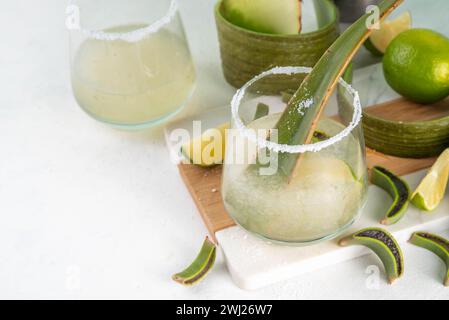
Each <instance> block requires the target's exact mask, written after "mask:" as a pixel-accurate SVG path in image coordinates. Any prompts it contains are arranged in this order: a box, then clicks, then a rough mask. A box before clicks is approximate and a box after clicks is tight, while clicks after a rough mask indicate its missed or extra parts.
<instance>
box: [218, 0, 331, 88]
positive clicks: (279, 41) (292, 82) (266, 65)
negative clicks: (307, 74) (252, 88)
mask: <svg viewBox="0 0 449 320" xmlns="http://www.w3.org/2000/svg"><path fill="white" fill-rule="evenodd" d="M314 3H315V8H316V11H317V19H318V26H319V28H318V30H316V31H313V32H309V33H301V34H298V35H273V34H265V33H258V32H253V31H250V30H246V29H243V28H241V27H239V26H236V25H234V24H232V23H230V22H229V21H227V20H226V18H225V17H224V16H223V14H222V1H221V0H220V1H219V2H218V4H217V5H216V7H215V20H216V23H217V29H218V39H219V42H220V52H221V60H222V67H223V73H224V76H225V79H226V81H227V82H228V83H229V84H231V85H232V86H234V87H236V88H240V87H241V86H243V85H244V84H245V83H246V82H248V81H249V80H251V79H252V78H253V77H255V76H256V75H258V74H260V73H262V72H263V71H265V70H268V69H271V68H273V67H276V66H305V67H313V66H314V65H315V64H316V62H317V61H318V60H319V59H320V57H321V56H322V55H323V53H324V52H325V51H326V50H327V49H328V48H329V47H330V45H331V44H332V43H333V42H334V41H335V39H337V37H338V35H339V24H338V20H339V18H338V10H337V7H336V6H335V4H334V3H333V2H332V1H330V0H314ZM301 81H302V79H299V78H298V79H292V77H285V76H273V77H270V78H267V79H264V81H263V83H260V84H259V86H260V87H259V88H258V89H259V90H263V91H264V92H267V93H278V92H279V90H280V88H282V90H285V89H286V88H289V87H290V88H291V89H297V88H298V86H299V84H300V83H301Z"/></svg>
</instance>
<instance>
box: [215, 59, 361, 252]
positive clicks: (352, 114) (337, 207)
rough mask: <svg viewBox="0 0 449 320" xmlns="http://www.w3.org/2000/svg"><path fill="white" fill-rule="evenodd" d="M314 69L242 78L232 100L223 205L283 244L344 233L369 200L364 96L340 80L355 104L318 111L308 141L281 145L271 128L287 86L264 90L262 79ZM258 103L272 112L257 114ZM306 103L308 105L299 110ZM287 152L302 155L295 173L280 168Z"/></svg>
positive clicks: (283, 70) (242, 222)
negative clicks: (329, 111) (332, 112)
mask: <svg viewBox="0 0 449 320" xmlns="http://www.w3.org/2000/svg"><path fill="white" fill-rule="evenodd" d="M310 71H311V69H310V68H303V67H278V68H274V69H272V70H269V71H267V72H264V73H262V74H261V75H259V76H257V77H255V78H254V79H252V80H251V81H250V82H248V83H247V84H245V85H244V86H243V87H242V88H241V89H240V90H239V91H238V92H237V93H236V95H235V96H234V98H233V100H232V120H231V121H232V130H230V131H229V132H228V136H227V147H226V157H225V164H224V173H223V182H222V196H223V200H224V204H225V207H226V209H227V211H228V213H229V214H230V215H231V216H232V217H233V219H234V220H235V222H236V223H237V224H239V225H240V226H242V227H243V228H244V229H246V230H248V231H250V232H251V233H253V234H255V235H257V236H260V237H262V238H264V239H267V240H269V241H273V242H279V243H282V244H291V245H305V244H311V243H314V242H317V241H322V240H327V239H331V238H333V237H335V236H337V235H339V234H340V233H341V232H342V231H344V230H345V229H346V228H348V227H349V226H350V225H351V224H352V223H353V222H354V221H355V220H356V218H357V217H358V215H359V213H360V211H361V208H362V207H363V204H364V201H365V198H366V191H367V167H366V161H365V145H364V139H363V132H362V129H361V106H360V99H359V96H358V94H357V92H356V91H354V90H353V89H352V88H351V87H350V86H349V85H348V84H346V83H345V82H344V81H343V80H342V79H341V80H340V83H341V84H343V86H342V87H341V88H340V92H339V94H340V95H345V98H346V99H348V98H349V99H350V100H349V101H353V103H352V104H349V105H346V104H342V107H341V108H343V109H340V110H338V115H337V116H334V117H327V116H323V117H321V119H320V121H319V123H318V126H317V128H316V130H315V134H314V140H313V141H312V143H311V144H307V145H280V144H277V143H276V137H277V134H278V132H277V131H276V130H274V129H273V128H275V125H276V122H277V120H278V119H279V117H280V115H281V113H282V111H283V110H284V109H285V107H286V102H287V100H288V91H287V93H281V92H279V93H278V94H272V93H269V94H267V93H266V91H263V90H261V89H260V88H261V87H260V86H258V83H259V82H260V81H263V79H264V78H266V77H269V76H273V75H284V76H291V77H301V76H302V77H304V76H305V75H306V74H307V73H309V72H310ZM286 89H288V88H286ZM286 96H287V98H286ZM333 99H335V98H333ZM261 104H265V105H267V106H269V108H270V112H269V115H267V116H263V117H261V118H258V119H257V120H254V119H255V118H256V114H259V115H260V113H258V112H257V111H260V110H263V108H261ZM330 104H332V105H335V106H336V105H337V104H336V103H335V101H330ZM330 104H329V105H330ZM329 105H328V106H329ZM302 108H307V103H305V102H304V103H302V105H301V106H300V108H299V111H298V112H301V109H302ZM286 155H299V159H300V160H299V165H298V169H297V171H296V174H295V175H293V176H291V175H286V174H285V173H284V171H283V170H281V166H280V164H281V158H282V157H285V156H286Z"/></svg>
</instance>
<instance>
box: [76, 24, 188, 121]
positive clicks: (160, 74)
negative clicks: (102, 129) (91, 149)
mask: <svg viewBox="0 0 449 320" xmlns="http://www.w3.org/2000/svg"><path fill="white" fill-rule="evenodd" d="M141 27H143V26H140V25H139V26H124V27H117V28H112V29H108V30H107V31H108V32H128V31H131V30H134V29H137V28H141ZM194 82H195V70H194V67H193V64H192V61H191V56H190V52H189V50H188V47H187V45H186V43H185V41H184V40H183V39H181V38H180V37H178V36H177V35H175V34H173V33H171V32H168V31H164V30H162V31H159V32H157V33H155V34H150V35H148V36H147V37H145V38H144V39H143V40H140V41H138V42H126V41H122V40H117V41H102V40H95V39H88V40H86V41H85V42H83V43H82V44H81V46H80V48H79V50H78V52H77V53H76V56H75V57H74V60H73V65H72V86H73V91H74V95H75V97H76V99H77V101H78V103H79V104H80V106H81V107H82V108H83V109H84V110H85V111H86V112H87V113H89V114H90V115H92V116H93V117H94V118H96V119H98V120H100V121H103V122H107V123H109V124H112V125H118V126H125V127H126V126H130V127H133V126H137V127H138V126H145V125H146V124H151V123H154V122H158V121H160V120H163V119H165V118H166V117H168V116H170V115H172V114H174V113H176V111H177V110H179V109H180V108H181V107H182V106H183V105H184V104H185V102H186V100H187V99H188V98H189V96H190V94H191V92H192V90H193V87H194Z"/></svg>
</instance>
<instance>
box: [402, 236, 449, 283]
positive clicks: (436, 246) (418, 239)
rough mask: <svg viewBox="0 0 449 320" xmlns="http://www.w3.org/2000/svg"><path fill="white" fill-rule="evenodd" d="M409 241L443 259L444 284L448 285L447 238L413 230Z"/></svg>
mask: <svg viewBox="0 0 449 320" xmlns="http://www.w3.org/2000/svg"><path fill="white" fill-rule="evenodd" d="M410 243H412V244H414V245H415V246H418V247H421V248H424V249H427V250H429V251H431V252H433V253H434V254H436V255H437V256H438V257H440V258H441V260H443V262H444V263H445V264H446V276H445V279H444V285H445V286H446V287H449V240H447V239H444V238H442V237H440V236H437V235H434V234H431V233H427V232H415V233H414V234H413V235H412V237H411V239H410Z"/></svg>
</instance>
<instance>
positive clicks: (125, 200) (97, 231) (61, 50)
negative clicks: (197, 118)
mask: <svg viewBox="0 0 449 320" xmlns="http://www.w3.org/2000/svg"><path fill="white" fill-rule="evenodd" d="M214 2H215V1H212V0H182V1H181V13H182V16H183V18H184V22H185V27H186V31H187V35H188V38H189V41H190V45H191V49H192V52H193V55H194V58H195V62H196V66H197V71H198V75H199V83H198V88H197V91H196V93H195V96H194V98H193V100H192V102H191V104H190V106H189V109H188V110H187V112H186V113H194V112H197V111H199V110H201V109H204V108H211V107H217V106H221V105H224V104H226V103H228V102H229V100H230V98H231V96H232V94H233V92H234V91H233V89H232V88H231V87H229V86H228V85H227V84H226V83H225V82H224V80H223V77H222V75H221V69H220V65H219V54H218V45H217V40H216V32H215V24H214V19H213V9H212V8H213V5H214ZM65 5H66V3H65V1H61V0H41V1H39V2H37V1H32V0H15V1H10V0H8V1H3V3H2V9H1V11H0V29H1V30H3V32H2V41H1V42H0V92H1V94H0V217H1V221H0V298H139V299H140V298H167V299H176V298H192V299H211V298H215V299H239V298H249V299H258V298H266V299H277V298H286V299H306V298H375V299H394V298H429V299H430V298H446V299H447V298H449V289H445V288H444V287H443V286H442V285H441V281H442V280H441V279H442V277H443V267H442V264H441V263H440V261H439V260H438V259H437V258H435V257H434V256H432V254H430V253H428V252H426V251H424V250H421V249H419V248H414V247H412V246H405V247H404V251H405V254H406V258H407V259H406V263H407V274H406V277H405V278H404V279H403V280H402V281H400V282H399V283H398V284H397V285H396V286H394V287H389V286H387V285H385V284H384V283H383V282H382V281H381V282H380V287H379V288H377V289H368V288H367V286H366V280H367V275H366V274H365V269H366V268H367V267H368V266H370V265H379V262H378V260H377V259H376V258H375V257H374V256H369V257H366V258H363V259H358V260H354V261H350V262H348V263H344V264H340V265H337V266H335V267H333V268H328V269H324V270H319V271H316V272H314V273H312V274H308V275H305V276H303V277H300V278H297V279H293V280H291V281H288V282H285V283H281V284H278V285H275V286H271V287H268V288H266V289H263V290H260V291H256V292H245V291H242V290H240V289H238V288H237V287H235V285H234V284H233V283H232V282H231V279H230V278H229V276H228V274H227V271H226V268H225V265H224V263H223V261H222V258H221V257H219V259H218V262H217V264H216V267H215V269H214V270H213V271H212V272H211V274H210V275H209V277H208V278H207V279H206V280H205V281H204V282H203V283H201V284H200V285H199V286H197V287H193V288H184V287H181V286H179V285H177V284H175V283H173V282H172V281H171V280H170V276H171V274H172V273H174V272H176V271H179V270H180V269H182V268H183V267H184V266H185V265H186V264H187V263H189V262H190V261H191V259H192V258H193V257H194V256H195V255H196V253H197V250H198V249H199V247H200V245H201V242H202V240H203V236H204V235H205V234H206V229H205V228H204V226H203V224H202V222H201V220H200V219H199V218H198V215H197V212H196V208H195V206H194V204H193V201H192V200H191V199H190V197H189V195H188V193H187V190H186V189H185V187H184V186H183V184H182V182H181V179H180V177H179V175H178V172H177V169H176V167H175V166H173V165H172V164H171V163H170V162H169V161H168V153H167V150H166V148H165V145H164V139H163V134H162V128H156V129H153V130H148V131H146V132H141V133H124V132H119V131H116V130H113V129H109V128H108V127H105V126H103V125H101V124H98V123H96V122H95V121H93V120H91V119H89V118H88V117H87V116H86V115H85V114H84V113H83V112H82V111H81V110H80V109H79V108H78V106H77V105H76V103H75V102H74V99H73V98H72V95H71V89H70V84H69V60H68V39H67V36H68V35H67V32H66V30H65V27H64V21H65V14H64V12H65ZM407 5H408V6H412V5H417V6H418V7H420V9H418V10H416V13H417V17H416V19H415V20H416V23H417V25H426V24H427V23H429V24H430V23H433V24H434V25H435V24H437V25H435V26H438V23H440V24H441V25H444V24H446V20H447V18H446V17H445V16H444V15H445V14H447V9H444V8H447V6H448V4H447V1H446V0H439V1H432V2H429V1H424V0H408V1H407ZM432 6H433V7H434V8H436V9H441V10H433V12H437V13H438V14H439V15H440V16H439V17H437V16H435V15H433V16H432V17H430V16H428V12H429V10H430V9H429V7H432ZM426 15H427V16H426ZM186 113H185V114H186ZM446 201H447V200H446ZM448 227H449V226H448ZM445 235H446V236H449V233H446V234H445Z"/></svg>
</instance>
